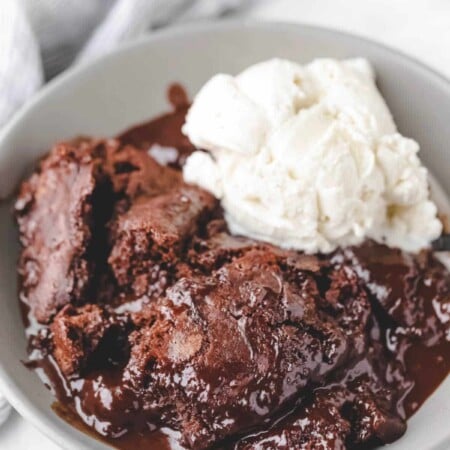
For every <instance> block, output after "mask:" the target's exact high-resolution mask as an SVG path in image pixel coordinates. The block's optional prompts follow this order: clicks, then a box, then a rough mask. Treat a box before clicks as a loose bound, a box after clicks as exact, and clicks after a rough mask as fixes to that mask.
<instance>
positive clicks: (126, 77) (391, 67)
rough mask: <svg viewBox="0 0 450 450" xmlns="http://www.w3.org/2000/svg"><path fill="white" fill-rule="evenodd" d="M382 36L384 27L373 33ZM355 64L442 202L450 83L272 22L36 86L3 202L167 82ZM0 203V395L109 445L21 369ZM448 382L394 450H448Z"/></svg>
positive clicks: (1, 146)
mask: <svg viewBox="0 0 450 450" xmlns="http://www.w3.org/2000/svg"><path fill="white" fill-rule="evenodd" d="M380 31H381V32H382V30H380ZM322 56H330V57H336V58H347V57H352V56H353V57H354V56H364V57H366V58H368V59H369V60H370V61H371V62H372V63H373V64H374V66H375V69H376V72H377V75H378V82H379V86H380V88H381V91H382V93H383V94H384V96H385V98H386V99H387V102H388V104H389V106H390V108H391V110H392V112H393V114H394V118H395V120H396V122H397V124H398V126H399V129H400V130H401V132H402V133H403V134H405V135H406V136H411V137H413V138H415V139H416V140H417V141H419V143H420V144H421V147H422V151H421V157H422V159H423V161H424V162H425V164H426V165H427V166H428V167H429V168H430V169H431V171H432V173H433V174H434V175H435V176H436V178H437V179H438V180H439V182H440V184H441V186H442V187H443V188H444V190H445V191H446V193H447V194H448V193H450V177H449V176H448V175H449V167H450V164H449V156H450V150H449V142H450V126H449V118H450V84H449V83H448V82H447V81H446V80H445V79H444V78H442V77H441V76H439V75H438V74H436V73H434V72H432V71H431V70H430V69H428V68H426V67H424V66H423V65H421V64H420V63H418V62H416V61H414V60H412V59H411V58H408V57H406V56H404V55H401V54H399V53H397V52H394V51H392V50H390V49H388V48H386V47H383V46H381V45H378V44H375V43H373V42H370V41H367V40H364V39H361V38H358V37H355V36H351V35H348V34H343V33H339V32H335V31H330V30H326V29H321V28H316V27H310V26H304V25H287V24H280V23H222V24H215V25H212V24H208V25H202V26H196V27H191V26H189V27H182V28H177V29H172V30H169V31H163V32H159V33H155V34H154V35H152V36H151V37H146V38H144V39H141V40H140V41H138V42H135V43H133V44H131V45H128V46H126V47H124V48H122V49H120V50H118V51H116V52H115V53H113V54H110V55H108V56H106V57H104V58H101V59H100V60H97V61H96V62H94V63H92V64H89V65H86V66H83V67H76V68H74V69H73V70H70V71H68V72H67V73H65V74H63V75H62V76H60V77H58V78H57V79H56V80H55V81H53V82H52V83H50V84H49V85H48V86H47V87H46V88H45V89H43V90H42V91H41V92H40V93H39V94H38V95H37V96H36V97H35V98H34V100H33V101H32V102H30V103H29V104H28V105H27V107H26V108H25V109H23V110H22V111H21V112H20V113H19V114H18V115H17V116H16V117H15V119H14V120H13V121H12V122H11V123H10V124H9V125H8V126H7V127H6V128H5V129H4V130H3V132H2V133H1V135H0V196H2V197H4V196H7V195H10V194H11V193H12V192H13V190H14V188H15V187H16V186H17V183H18V181H19V179H20V177H21V176H22V175H23V174H24V172H25V170H26V169H27V168H29V167H30V166H31V165H32V163H33V162H34V161H35V160H36V158H37V157H38V156H39V155H41V154H42V153H44V152H45V151H46V150H48V148H49V147H50V145H51V144H52V143H54V142H55V141H57V140H60V139H63V138H68V137H71V136H75V135H78V134H92V135H105V136H107V135H113V134H115V133H117V132H119V131H121V130H123V129H124V128H126V127H128V126H130V125H132V124H135V123H138V122H140V121H143V120H145V119H147V118H150V117H152V116H154V115H155V114H157V113H160V112H162V111H165V110H167V109H168V105H167V103H166V99H165V94H166V88H167V86H168V84H169V83H170V82H172V81H180V82H181V83H182V84H183V85H184V86H186V87H187V88H188V91H189V92H190V93H191V95H192V94H194V93H195V92H196V91H197V89H198V88H199V87H200V86H201V85H202V83H204V82H205V80H207V79H208V77H210V76H211V75H213V74H214V73H217V72H230V73H236V72H238V71H240V70H241V69H243V68H245V67H246V66H248V65H250V64H252V63H255V62H257V61H261V60H264V59H268V58H271V57H282V58H289V59H292V60H298V61H300V62H306V61H309V60H311V59H313V58H316V57H322ZM9 207H10V205H9V204H8V202H2V204H1V206H0V214H1V216H0V248H1V249H2V258H1V260H0V389H1V390H2V392H4V393H5V395H6V396H7V397H8V399H9V401H10V402H11V403H12V405H13V406H14V407H15V408H16V409H17V411H18V412H19V413H20V414H22V415H23V416H24V417H25V418H26V419H28V420H30V421H31V422H32V423H34V424H35V425H36V426H37V427H38V428H40V429H41V430H42V431H43V432H44V433H45V434H47V435H48V436H49V437H50V438H51V439H53V440H54V441H56V442H57V443H59V444H60V445H61V446H62V447H64V448H70V449H77V450H78V449H80V448H92V449H105V448H109V447H107V446H105V445H104V444H102V443H100V442H98V441H96V440H95V439H92V438H91V437H89V436H87V435H85V434H83V433H81V432H79V431H77V430H76V429H75V428H72V427H71V426H70V425H68V424H66V423H65V422H64V421H63V420H61V419H60V418H59V417H57V416H56V415H55V414H54V413H53V411H52V410H51V408H50V405H51V403H52V401H53V400H54V398H53V397H52V395H51V394H50V392H49V391H48V390H47V389H46V388H45V387H44V385H43V384H42V383H41V381H40V380H39V379H38V378H37V376H36V375H35V374H34V373H33V372H31V371H29V370H28V369H26V368H25V367H24V366H23V364H22V363H21V360H24V359H26V351H25V348H26V340H25V335H24V330H23V325H22V321H21V318H20V313H19V306H18V299H17V286H16V269H15V264H16V258H17V251H18V246H17V243H16V239H17V236H16V231H15V227H14V224H13V221H12V218H11V215H10V209H9ZM449 401H450V377H448V378H447V380H446V382H444V383H443V384H442V385H441V386H440V388H439V389H438V390H437V391H436V392H435V393H434V394H433V395H432V396H431V397H430V398H429V399H428V400H427V402H426V403H425V404H424V405H423V407H422V408H421V409H420V410H419V412H418V413H417V414H415V415H414V416H413V417H412V418H411V420H410V421H409V427H408V431H407V433H406V435H405V436H404V437H403V438H402V439H400V440H399V441H397V442H396V443H394V444H393V445H391V446H390V448H391V449H396V450H400V449H412V448H417V449H431V448H436V449H437V448H440V449H444V448H447V449H448V448H449V446H450V428H449V425H448V424H449V423H450V405H449Z"/></svg>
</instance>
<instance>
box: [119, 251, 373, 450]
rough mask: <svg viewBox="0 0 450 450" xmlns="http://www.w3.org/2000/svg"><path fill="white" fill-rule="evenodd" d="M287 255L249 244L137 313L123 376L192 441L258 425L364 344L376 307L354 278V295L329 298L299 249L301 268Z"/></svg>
mask: <svg viewBox="0 0 450 450" xmlns="http://www.w3.org/2000/svg"><path fill="white" fill-rule="evenodd" d="M280 259H281V258H280V256H279V255H277V254H276V253H275V252H270V251H268V250H265V251H258V250H252V251H249V252H247V253H246V254H245V255H244V256H242V257H240V258H237V259H235V260H234V261H233V262H231V263H229V264H226V265H224V266H223V267H222V268H221V269H219V270H218V271H217V272H216V273H214V274H213V275H212V276H210V277H191V278H183V279H181V280H180V281H178V282H177V283H176V284H175V285H174V286H172V287H171V288H169V289H168V291H167V298H166V299H164V300H161V301H159V302H154V303H150V304H147V305H146V307H145V308H144V310H143V311H141V312H138V313H136V314H135V315H134V317H133V321H134V322H135V324H137V327H138V329H137V330H136V331H135V332H133V333H131V335H130V338H129V340H130V346H131V350H130V360H129V362H128V365H127V367H126V368H125V378H126V379H127V380H128V379H129V380H130V382H131V384H132V385H133V388H134V389H135V390H136V392H137V397H139V398H140V399H141V402H142V404H141V408H142V409H143V411H147V412H148V414H149V415H150V416H154V417H160V420H161V421H162V423H165V424H168V425H171V426H173V427H174V428H176V429H179V430H180V431H181V433H182V436H183V442H184V444H186V445H187V446H188V447H189V448H196V449H201V448H208V447H209V446H211V445H213V444H215V443H217V442H219V441H220V440H222V439H224V438H226V437H227V436H230V435H235V434H240V433H245V432H246V431H248V430H251V429H252V428H253V427H255V426H261V425H262V424H264V423H265V422H267V421H268V420H270V419H271V417H273V416H274V415H276V414H277V413H279V412H280V411H281V410H282V409H283V408H284V407H286V406H289V405H290V404H292V403H293V402H295V400H297V399H298V398H299V396H301V395H302V393H304V392H305V389H308V388H310V387H311V386H314V385H315V384H317V383H319V384H320V383H323V381H324V379H326V377H327V376H328V375H330V374H331V373H332V372H333V371H334V370H337V369H338V368H340V367H343V366H345V364H348V362H349V361H351V360H352V359H353V358H355V357H356V355H357V353H358V352H360V351H362V350H363V349H362V348H361V345H359V344H357V343H355V342H356V336H358V337H359V338H360V342H362V334H363V330H364V326H365V321H364V319H365V318H367V316H368V313H367V314H366V313H363V314H362V315H361V313H360V311H365V309H366V308H367V309H369V310H370V305H369V304H368V301H367V297H366V295H365V293H364V291H363V290H361V289H360V288H359V286H358V285H357V283H356V281H355V280H356V278H353V281H352V283H353V285H352V288H351V290H350V291H352V296H351V298H349V297H347V293H346V292H345V291H344V290H343V291H342V297H341V296H337V297H336V296H335V298H334V299H333V300H331V301H330V300H328V299H327V298H326V297H325V296H323V295H322V294H321V293H320V290H319V286H318V283H317V282H316V280H315V276H318V277H319V276H320V274H319V273H317V274H314V273H312V272H309V271H308V270H301V269H300V267H301V259H302V255H298V259H299V261H297V267H298V268H297V270H295V271H284V270H283V269H282V268H281V266H282V264H280ZM306 260H307V267H311V262H310V257H306ZM316 266H317V267H318V264H317V265H316ZM323 282H324V283H328V282H329V281H327V280H325V279H324V280H323ZM334 300H336V301H334ZM347 302H348V304H347ZM358 302H360V303H361V305H360V306H361V307H360V308H355V305H356V303H358ZM338 303H339V305H338ZM349 317H350V318H349ZM352 317H353V320H352V319H351V318H352ZM341 321H342V322H345V323H346V324H345V326H344V323H342V324H341V323H340V322H341Z"/></svg>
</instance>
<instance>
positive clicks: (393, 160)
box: [183, 59, 442, 253]
mask: <svg viewBox="0 0 450 450" xmlns="http://www.w3.org/2000/svg"><path fill="white" fill-rule="evenodd" d="M183 132H184V133H185V134H186V135H187V136H188V137H189V139H190V140H191V141H192V143H193V144H194V145H196V146H197V147H198V148H201V149H204V150H207V151H208V153H206V152H204V151H197V152H195V153H193V154H192V155H191V156H190V157H189V158H188V160H187V163H186V165H185V167H184V171H183V174H184V178H185V180H186V181H187V182H189V183H194V184H197V185H199V186H201V187H203V188H205V189H206V190H208V191H210V192H212V193H213V194H214V195H215V196H216V197H218V198H219V199H221V202H222V205H223V207H224V209H225V213H226V219H227V222H228V225H229V227H230V229H231V231H232V232H233V233H236V234H243V235H246V236H250V237H254V238H257V239H261V240H264V241H268V242H271V243H273V244H276V245H279V246H281V247H288V248H294V249H298V250H304V251H306V252H309V253H313V252H330V251H332V250H334V249H335V248H336V247H338V246H346V245H352V244H358V243H360V242H362V241H363V240H364V239H365V238H372V239H375V240H376V241H378V242H385V243H387V244H388V245H389V246H393V247H400V248H402V249H404V250H407V251H413V252H415V251H418V250H420V249H421V248H423V247H426V246H427V245H428V244H429V243H430V242H431V241H432V240H433V239H435V238H437V237H438V236H439V234H440V232H441V228H442V226H441V223H440V221H439V220H438V219H437V217H436V212H437V211H436V207H435V205H434V204H433V203H432V202H431V201H430V199H429V190H428V183H427V171H426V169H425V168H424V167H423V166H422V164H421V162H420V160H419V158H418V157H417V152H418V151H419V146H418V144H417V143H416V142H415V141H413V140H411V139H408V138H405V137H403V136H402V135H400V134H399V133H398V132H397V129H396V126H395V124H394V122H393V120H392V116H391V114H390V112H389V110H388V108H387V106H386V104H385V102H384V100H383V98H382V97H381V95H380V93H379V92H378V90H377V88H376V85H375V77H374V73H373V71H372V68H371V66H370V64H369V63H368V62H367V61H366V60H363V59H353V60H346V61H336V60H331V59H319V60H315V61H313V62H312V63H310V64H308V65H305V66H301V65H299V64H296V63H293V62H290V61H284V60H279V59H274V60H270V61H267V62H263V63H260V64H257V65H254V66H252V67H250V68H248V69H247V70H245V71H244V72H242V73H241V74H239V75H238V76H236V77H233V76H230V75H216V76H214V77H213V78H211V79H210V80H209V81H208V82H207V83H206V84H205V86H204V87H203V88H202V89H201V90H200V92H199V93H198V95H197V96H196V98H195V100H194V103H193V105H192V107H191V109H190V110H189V113H188V115H187V118H186V123H185V125H184V127H183Z"/></svg>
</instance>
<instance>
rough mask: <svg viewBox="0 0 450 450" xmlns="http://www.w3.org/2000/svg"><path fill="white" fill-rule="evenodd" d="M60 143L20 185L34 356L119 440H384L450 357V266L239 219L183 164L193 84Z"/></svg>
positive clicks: (344, 444)
mask: <svg viewBox="0 0 450 450" xmlns="http://www.w3.org/2000/svg"><path fill="white" fill-rule="evenodd" d="M169 100H170V102H171V104H172V106H173V111H172V112H170V113H168V114H165V115H163V116H160V117H158V118H156V119H154V120H152V121H150V122H148V123H146V124H142V125H139V126H137V127H134V128H132V129H130V130H128V131H126V132H124V133H122V134H121V135H119V136H118V137H117V138H116V139H108V140H97V139H88V138H82V139H76V140H73V141H70V142H64V143H60V144H57V145H56V146H55V147H54V148H53V149H52V151H51V152H50V153H49V155H48V156H46V157H45V158H44V159H43V160H42V161H41V162H40V164H39V167H38V169H37V170H36V172H35V173H34V174H33V175H32V176H31V177H30V178H29V179H28V180H26V181H25V182H24V183H23V185H22V187H21V190H20V194H19V196H18V199H17V202H16V217H17V222H18V225H19V229H20V239H21V243H22V246H23V248H22V252H21V256H20V260H19V264H18V272H19V281H20V298H21V300H22V302H23V303H24V304H26V308H25V309H26V311H27V320H28V322H27V326H28V334H29V335H30V336H31V337H30V362H29V363H28V365H29V366H30V367H31V368H33V369H34V370H36V372H37V373H38V375H39V376H40V377H41V378H42V380H43V381H44V383H45V384H46V385H47V386H48V387H49V389H51V390H52V392H53V393H54V395H55V396H56V398H57V400H58V401H57V402H56V403H55V405H54V409H55V411H56V412H57V414H59V415H60V416H61V417H63V418H64V419H65V420H67V421H68V422H69V423H71V424H72V425H74V426H76V427H77V428H79V429H80V430H82V431H84V432H86V433H89V434H91V435H93V436H95V437H97V438H98V439H100V440H103V441H104V442H107V443H109V444H111V445H112V446H114V447H116V448H120V449H134V450H139V449H144V448H145V449H147V448H152V449H157V450H158V449H168V448H170V446H171V443H176V444H177V445H182V446H184V447H185V448H192V449H206V448H216V449H219V448H223V449H236V450H237V449H296V448H311V449H312V448H333V449H341V448H342V449H344V448H372V447H374V446H377V445H382V444H384V443H389V442H392V441H394V440H396V439H398V438H399V437H400V436H402V435H403V433H404V432H405V430H406V419H407V418H408V417H410V416H411V415H412V414H413V413H414V412H415V411H416V410H417V409H418V408H419V407H420V405H421V404H422V403H423V402H424V401H425V399H426V398H427V397H428V396H429V395H430V394H431V393H432V392H433V391H434V389H435V388H436V387H437V386H438V385H439V384H440V382H441V381H442V380H443V379H445V377H446V376H447V375H448V373H449V370H450V343H449V341H448V336H449V335H450V275H449V272H448V271H447V270H446V269H445V267H444V266H443V265H442V264H441V263H440V262H439V261H438V260H437V259H436V258H435V257H434V256H433V254H432V253H431V252H427V251H425V252H423V253H421V254H419V255H410V254H407V253H404V252H402V251H400V250H396V249H389V248H387V247H385V246H383V245H379V244H375V243H373V242H366V243H364V244H363V245H361V246H359V247H351V248H347V249H342V250H339V251H336V252H335V253H333V254H331V255H304V254H301V253H298V252H294V251H288V250H282V249H279V248H276V247H274V246H272V245H269V244H266V243H263V242H259V241H253V240H251V239H247V238H244V237H238V236H232V235H231V234H230V233H229V232H228V229H227V227H226V223H225V221H224V218H223V211H222V210H221V207H220V205H219V204H218V202H217V200H216V199H214V198H213V197H212V196H211V195H210V194H208V193H207V192H205V191H203V190H201V189H199V188H197V187H194V186H190V185H187V184H185V183H184V182H183V179H182V176H181V173H180V170H179V169H180V167H181V166H182V165H183V163H184V160H185V158H186V156H187V155H189V154H190V153H191V152H192V150H193V147H192V146H191V144H190V143H189V141H188V140H187V139H186V138H185V137H184V136H183V135H182V133H181V125H182V124H183V121H184V117H185V114H186V112H187V109H188V105H189V103H188V100H187V96H186V94H185V92H184V91H183V89H182V88H181V87H180V86H179V85H174V86H172V87H171V89H170V90H169Z"/></svg>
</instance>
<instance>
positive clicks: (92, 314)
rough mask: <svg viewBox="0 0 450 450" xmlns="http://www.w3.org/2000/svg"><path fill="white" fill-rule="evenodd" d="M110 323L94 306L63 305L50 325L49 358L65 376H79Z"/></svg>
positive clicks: (106, 316) (102, 311) (101, 311)
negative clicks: (75, 374)
mask: <svg viewBox="0 0 450 450" xmlns="http://www.w3.org/2000/svg"><path fill="white" fill-rule="evenodd" d="M111 326H112V323H111V322H110V320H109V317H108V315H107V313H106V312H105V311H104V310H103V309H102V308H100V307H98V306H96V305H85V306H81V307H78V308H76V307H74V306H72V305H66V306H65V307H64V308H63V309H62V310H61V311H59V312H58V314H57V315H56V316H55V318H54V319H53V322H52V324H51V325H50V330H51V332H52V339H53V346H54V351H53V355H54V357H55V359H56V361H57V363H58V365H59V367H60V369H61V370H62V372H63V373H64V374H65V375H66V376H70V375H72V374H74V373H76V372H77V373H81V372H83V369H84V368H85V367H86V366H87V363H88V359H89V357H90V356H91V355H92V354H93V353H94V351H95V350H96V349H97V347H98V345H99V344H100V342H101V340H102V339H103V338H104V337H105V334H106V333H107V332H108V330H109V329H110V328H111Z"/></svg>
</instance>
